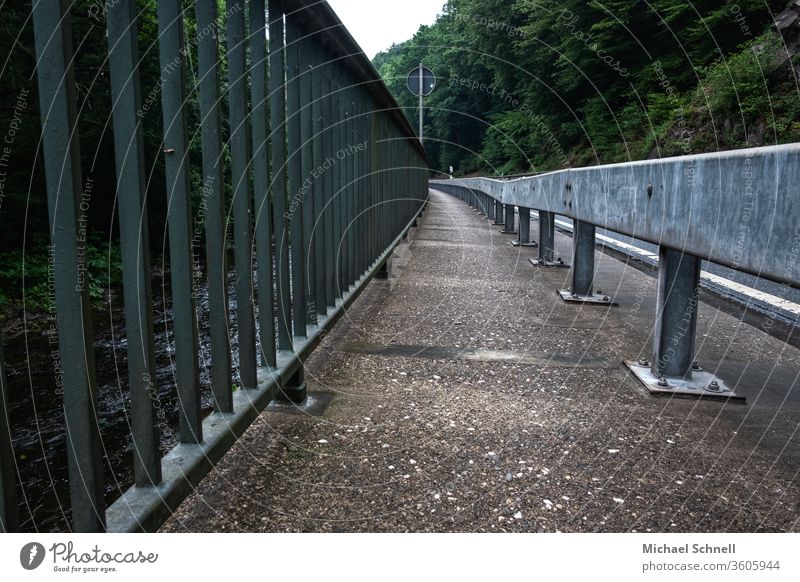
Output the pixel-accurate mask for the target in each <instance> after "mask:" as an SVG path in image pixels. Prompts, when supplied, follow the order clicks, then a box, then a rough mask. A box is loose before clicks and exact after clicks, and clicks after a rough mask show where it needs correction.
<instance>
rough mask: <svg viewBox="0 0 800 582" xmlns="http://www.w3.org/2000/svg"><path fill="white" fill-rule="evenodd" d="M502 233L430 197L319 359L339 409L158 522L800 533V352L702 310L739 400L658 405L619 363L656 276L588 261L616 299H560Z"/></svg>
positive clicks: (317, 528)
mask: <svg viewBox="0 0 800 582" xmlns="http://www.w3.org/2000/svg"><path fill="white" fill-rule="evenodd" d="M501 228H502V227H500V226H495V225H492V224H490V222H489V221H487V220H485V219H484V218H482V217H481V216H479V215H478V214H477V213H476V212H475V211H473V210H472V209H471V208H469V207H467V206H466V205H464V204H462V203H461V202H459V201H457V200H456V199H454V198H452V197H450V196H448V195H446V194H443V193H439V192H436V191H433V192H432V193H431V202H430V205H429V209H428V211H427V213H426V214H425V217H424V219H423V220H422V221H421V223H420V226H419V228H417V229H414V233H413V235H412V240H411V243H410V244H409V245H407V246H404V247H403V248H401V249H400V250H399V254H400V255H401V260H399V261H396V262H395V264H394V265H393V267H392V271H391V273H390V277H389V279H388V280H382V281H379V280H376V281H373V282H372V283H370V285H369V286H368V287H367V288H366V289H365V291H364V293H363V294H362V295H361V297H359V299H358V300H357V301H356V302H355V303H354V304H353V306H352V307H351V308H350V310H349V311H348V314H347V315H346V316H345V317H344V318H342V320H340V322H339V323H338V324H337V325H336V327H335V328H334V329H333V330H332V331H331V333H330V334H329V335H328V336H327V338H326V339H325V340H324V342H323V344H322V345H321V346H320V348H318V349H317V350H316V351H315V352H314V354H313V355H312V356H311V357H310V358H309V359H308V361H307V362H306V381H307V383H308V388H309V390H311V391H313V392H315V393H320V392H322V393H331V394H332V395H333V397H332V400H331V402H330V405H329V407H328V408H327V409H326V410H325V412H324V413H323V414H322V415H321V416H312V415H302V414H300V415H298V414H284V413H281V412H265V413H264V414H262V415H261V417H260V418H259V419H258V420H257V421H256V422H255V423H254V424H253V426H252V427H251V428H250V429H249V430H248V431H247V432H246V433H245V435H244V436H243V438H242V439H241V440H240V441H239V443H237V445H236V446H235V447H234V448H233V449H232V450H231V452H229V453H228V454H227V455H226V456H225V457H224V458H223V460H222V461H221V463H220V464H219V465H218V466H217V467H216V468H215V469H214V470H213V471H212V473H211V474H209V476H208V477H207V478H206V479H205V480H204V481H203V482H202V483H201V484H200V485H199V486H198V488H197V490H196V492H195V494H193V495H192V496H191V497H190V498H188V499H187V500H186V501H185V502H184V503H183V504H182V505H181V506H180V507H179V508H178V510H177V511H176V512H175V514H174V515H173V517H172V518H171V519H170V520H169V521H168V522H167V523H166V524H165V525H164V526H163V528H162V530H163V531H168V532H169V531H196V532H209V531H243V532H251V531H267V532H284V531H313V532H341V531H387V532H407V531H475V532H477V531H481V532H482V531H525V532H537V531H542V532H553V531H564V532H570V531H577V532H592V531H667V532H669V531H713V532H717V531H745V532H750V531H797V530H798V525H799V524H798V516H800V511H799V509H798V501H797V500H798V499H799V498H800V496H798V493H800V491H799V490H798V489H800V488H799V487H798V481H797V476H798V469H800V449H799V448H798V441H800V435H798V421H799V420H800V397H798V391H797V390H796V389H795V386H796V385H797V380H798V374H799V373H800V352H798V350H797V349H796V348H794V347H791V346H790V345H788V344H786V343H785V342H782V341H780V340H779V339H778V338H775V337H773V336H771V335H769V334H767V333H765V332H764V331H763V330H760V329H756V328H754V327H752V326H750V325H747V324H745V323H743V322H741V321H740V320H737V319H736V318H734V317H731V316H730V315H728V314H726V313H724V312H723V311H721V310H720V309H719V308H717V307H712V306H710V305H707V304H701V306H700V311H699V322H698V335H697V349H698V356H697V359H698V361H699V362H700V364H701V365H702V366H703V367H704V368H706V369H708V370H711V371H713V372H714V373H716V374H718V375H719V376H720V377H721V378H723V379H724V381H725V382H726V383H728V384H729V385H731V386H735V389H736V391H737V392H738V393H740V394H744V395H745V396H746V397H747V404H746V405H741V404H733V403H726V402H712V401H703V400H696V399H683V398H675V397H653V396H650V395H648V394H646V392H645V390H644V389H643V388H642V387H641V386H640V385H639V384H638V382H637V381H636V380H635V379H634V378H633V377H632V376H631V375H630V374H629V373H628V371H627V370H626V368H625V367H624V365H623V364H622V360H623V359H636V358H638V357H640V356H645V357H649V354H650V340H651V337H650V336H651V333H652V330H653V323H654V318H655V314H654V309H655V307H654V306H655V294H656V283H655V280H654V279H653V278H652V277H651V276H648V275H647V274H645V273H642V272H641V271H639V270H637V269H635V268H633V267H630V266H627V265H625V264H624V263H622V262H620V261H618V260H616V259H614V258H612V257H610V256H608V255H606V254H603V253H597V254H596V261H597V269H598V272H597V278H596V284H595V287H596V288H599V289H602V290H603V291H604V292H605V293H608V294H609V295H612V296H613V298H614V300H615V301H617V302H618V303H619V306H618V307H613V308H609V307H604V306H581V305H574V304H566V303H564V302H563V301H562V300H561V299H560V298H559V297H558V295H557V291H558V290H559V289H561V288H562V287H566V286H568V285H569V270H568V269H537V268H534V267H532V266H531V265H530V264H529V263H528V258H530V257H533V256H536V252H537V250H536V249H535V248H526V247H523V248H519V247H513V246H512V245H511V244H510V242H511V240H512V239H513V238H514V237H513V236H512V235H503V234H500V233H499V231H500V229H501ZM534 230H535V229H534ZM536 234H537V233H536V232H534V233H532V235H533V236H536ZM571 244H572V241H571V239H570V238H569V237H567V236H565V235H563V234H557V235H556V245H557V247H558V253H559V254H560V255H561V256H563V257H565V258H568V257H569V256H570V249H571ZM476 353H477V354H481V357H477V358H469V357H465V354H476ZM420 354H422V355H420ZM548 354H551V355H552V358H550V359H548V358H547V355H548ZM590 364H591V365H590Z"/></svg>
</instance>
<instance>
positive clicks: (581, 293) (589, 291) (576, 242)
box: [560, 219, 616, 305]
mask: <svg viewBox="0 0 800 582" xmlns="http://www.w3.org/2000/svg"><path fill="white" fill-rule="evenodd" d="M594 235H595V226H594V225H593V224H591V223H588V222H584V221H582V220H578V219H575V220H574V227H573V240H572V248H573V252H572V287H570V288H569V289H562V290H561V291H560V295H561V297H562V299H564V301H567V302H570V303H602V304H606V305H616V303H614V302H612V301H611V298H610V297H609V296H608V295H604V294H602V293H595V292H594Z"/></svg>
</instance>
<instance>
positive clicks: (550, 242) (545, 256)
mask: <svg viewBox="0 0 800 582" xmlns="http://www.w3.org/2000/svg"><path fill="white" fill-rule="evenodd" d="M555 226H556V215H555V214H554V213H552V212H547V211H546V210H540V211H539V258H537V259H528V261H529V262H530V264H531V265H533V266H534V267H569V265H568V264H567V263H565V262H564V261H563V260H562V259H561V257H557V258H556V259H555V260H553V257H554V256H555V249H556V245H555Z"/></svg>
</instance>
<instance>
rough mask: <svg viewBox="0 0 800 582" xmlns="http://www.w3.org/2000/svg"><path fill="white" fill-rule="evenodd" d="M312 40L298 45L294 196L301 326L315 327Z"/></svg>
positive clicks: (306, 40)
mask: <svg viewBox="0 0 800 582" xmlns="http://www.w3.org/2000/svg"><path fill="white" fill-rule="evenodd" d="M315 44H316V41H315V40H314V37H313V36H305V37H303V39H302V40H301V41H300V42H299V45H298V61H299V62H298V74H299V76H298V79H297V81H298V83H299V85H300V86H299V88H298V89H299V90H298V93H299V96H300V110H299V111H298V114H299V115H300V146H299V147H300V168H301V170H302V174H301V179H300V182H299V183H298V192H297V197H298V199H300V202H301V204H302V206H301V210H302V217H301V218H302V223H303V235H302V245H301V249H300V250H301V254H302V256H303V273H302V278H303V289H304V291H305V293H304V296H305V300H306V309H305V316H306V318H305V323H306V325H316V323H317V309H316V288H317V280H316V277H317V275H316V266H317V265H316V261H317V259H316V252H315V249H314V246H313V244H312V240H311V236H312V234H313V231H314V216H315V212H317V209H316V207H315V206H314V194H313V192H314V190H313V188H314V175H313V173H314V163H315V160H314V155H313V154H314V146H313V140H314V117H313V99H312V94H313V93H312V91H313V88H312V79H313V77H314V75H315V74H316V71H315V70H314V69H313V65H312V57H311V55H312V53H313V51H314V46H315Z"/></svg>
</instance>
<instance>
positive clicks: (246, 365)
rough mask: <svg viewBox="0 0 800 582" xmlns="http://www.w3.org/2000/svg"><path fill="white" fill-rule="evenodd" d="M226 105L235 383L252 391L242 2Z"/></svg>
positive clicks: (232, 6)
mask: <svg viewBox="0 0 800 582" xmlns="http://www.w3.org/2000/svg"><path fill="white" fill-rule="evenodd" d="M225 22H226V29H227V31H226V32H227V49H228V106H229V109H230V115H229V117H230V151H231V179H232V181H233V188H232V189H233V201H232V206H233V224H234V247H235V263H236V321H237V324H238V329H237V332H238V336H239V381H240V383H241V387H242V388H244V389H248V390H249V389H253V388H255V386H256V384H257V382H258V380H257V378H256V367H257V361H256V323H255V313H254V311H253V305H254V303H253V296H254V293H253V225H252V222H251V220H250V213H251V211H252V201H251V197H252V192H251V190H250V142H249V140H248V131H247V129H248V120H249V112H248V106H247V87H248V75H247V72H248V67H247V55H246V49H247V44H246V42H247V35H246V29H245V10H244V2H243V0H227V15H226V18H225Z"/></svg>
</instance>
